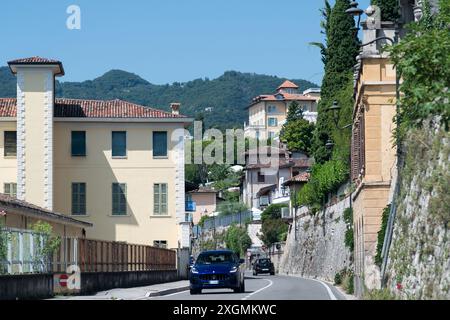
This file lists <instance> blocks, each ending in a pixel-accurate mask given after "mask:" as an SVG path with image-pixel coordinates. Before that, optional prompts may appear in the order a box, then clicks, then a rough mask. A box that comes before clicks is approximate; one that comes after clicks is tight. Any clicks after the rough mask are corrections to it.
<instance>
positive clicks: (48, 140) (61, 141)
mask: <svg viewBox="0 0 450 320" xmlns="http://www.w3.org/2000/svg"><path fill="white" fill-rule="evenodd" d="M8 64H9V67H10V69H11V71H12V73H13V74H14V75H16V77H17V98H3V99H0V192H3V193H6V194H8V195H11V196H14V197H17V198H18V199H20V200H23V201H27V202H29V203H33V204H35V205H37V206H40V207H43V208H45V209H48V210H52V211H56V212H60V213H63V214H65V215H68V216H71V217H76V219H78V220H81V221H86V222H89V223H92V224H93V228H89V230H87V237H88V238H91V239H99V240H108V241H123V242H129V243H134V244H145V245H157V246H161V247H167V248H178V247H189V223H188V221H186V220H187V219H186V218H185V200H184V199H185V192H184V136H185V127H186V126H188V125H189V124H190V123H191V122H192V119H190V118H187V117H185V116H182V115H180V114H179V104H173V105H172V113H169V112H164V111H161V110H157V109H153V108H148V107H145V106H140V105H137V104H133V103H130V102H126V101H121V100H112V101H98V100H78V99H57V98H55V78H56V77H57V76H62V75H64V69H63V65H62V63H61V62H60V61H56V60H50V59H44V58H40V57H33V58H26V59H19V60H14V61H10V62H9V63H8Z"/></svg>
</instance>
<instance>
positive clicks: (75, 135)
mask: <svg viewBox="0 0 450 320" xmlns="http://www.w3.org/2000/svg"><path fill="white" fill-rule="evenodd" d="M84 156H86V131H72V157H84Z"/></svg>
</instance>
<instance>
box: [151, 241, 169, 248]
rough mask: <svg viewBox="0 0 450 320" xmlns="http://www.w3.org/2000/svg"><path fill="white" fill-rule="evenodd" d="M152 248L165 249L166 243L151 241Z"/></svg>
mask: <svg viewBox="0 0 450 320" xmlns="http://www.w3.org/2000/svg"><path fill="white" fill-rule="evenodd" d="M153 246H154V247H157V248H162V249H167V241H166V240H155V241H153Z"/></svg>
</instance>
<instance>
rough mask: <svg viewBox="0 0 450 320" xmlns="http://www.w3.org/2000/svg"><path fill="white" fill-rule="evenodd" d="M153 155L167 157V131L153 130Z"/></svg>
mask: <svg viewBox="0 0 450 320" xmlns="http://www.w3.org/2000/svg"><path fill="white" fill-rule="evenodd" d="M153 157H167V132H165V131H155V132H153Z"/></svg>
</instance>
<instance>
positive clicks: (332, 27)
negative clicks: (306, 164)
mask: <svg viewBox="0 0 450 320" xmlns="http://www.w3.org/2000/svg"><path fill="white" fill-rule="evenodd" d="M349 7H350V1H349V0H336V3H335V5H334V6H333V8H332V9H331V7H330V4H329V2H328V1H325V9H324V10H323V11H322V13H323V16H324V21H323V22H322V28H323V29H324V33H325V35H326V42H325V44H321V45H319V46H320V47H321V49H322V50H321V51H322V60H323V61H324V62H325V75H324V78H323V81H322V88H321V90H322V93H321V101H320V103H319V106H318V111H319V116H318V120H317V127H316V131H315V135H314V147H313V154H314V157H315V160H316V162H318V163H324V162H326V161H327V160H329V159H330V158H331V151H330V150H327V148H326V147H325V145H326V143H327V141H328V140H330V139H332V133H333V131H334V130H335V123H334V119H333V115H332V114H331V113H330V112H327V110H328V108H329V107H331V105H332V104H333V101H334V100H336V99H337V97H338V96H339V93H340V92H341V91H342V90H344V89H345V88H346V87H347V85H348V80H349V78H350V77H351V75H352V73H353V72H352V70H353V67H354V65H355V64H356V56H357V55H358V53H359V41H358V40H357V38H356V35H355V32H354V27H355V21H354V19H353V17H352V16H350V15H348V14H347V13H346V12H345V10H347V9H348V8H349ZM316 45H317V44H316Z"/></svg>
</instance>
